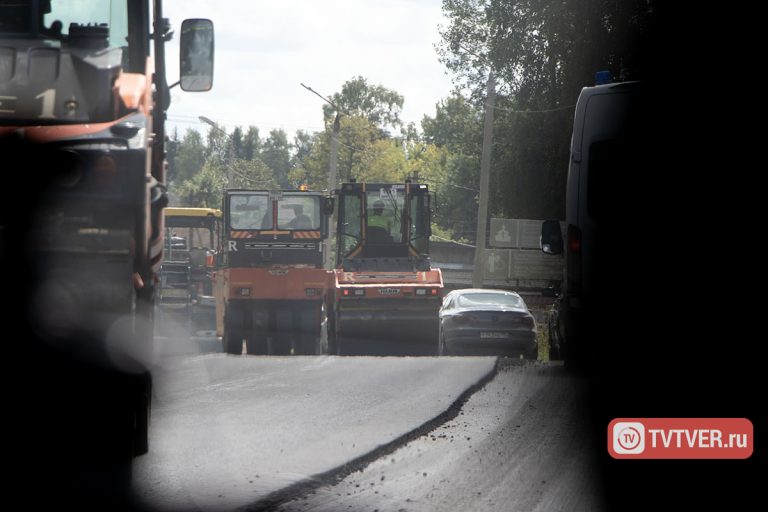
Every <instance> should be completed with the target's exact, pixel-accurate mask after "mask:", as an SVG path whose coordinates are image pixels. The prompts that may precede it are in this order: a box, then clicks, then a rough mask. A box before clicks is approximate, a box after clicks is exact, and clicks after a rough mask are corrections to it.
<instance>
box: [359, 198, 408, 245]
mask: <svg viewBox="0 0 768 512" xmlns="http://www.w3.org/2000/svg"><path fill="white" fill-rule="evenodd" d="M404 191H405V187H404V185H386V186H376V187H374V188H371V187H369V189H368V190H367V191H366V205H367V228H368V231H367V232H368V234H369V237H370V238H371V241H374V240H375V241H376V242H378V243H398V242H402V241H403V233H402V229H401V228H402V218H403V215H404V206H405V201H404Z"/></svg>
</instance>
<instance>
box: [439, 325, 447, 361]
mask: <svg viewBox="0 0 768 512" xmlns="http://www.w3.org/2000/svg"><path fill="white" fill-rule="evenodd" d="M437 355H439V356H447V355H449V354H448V347H446V346H445V336H444V335H443V331H442V330H441V331H440V336H439V337H438V348H437Z"/></svg>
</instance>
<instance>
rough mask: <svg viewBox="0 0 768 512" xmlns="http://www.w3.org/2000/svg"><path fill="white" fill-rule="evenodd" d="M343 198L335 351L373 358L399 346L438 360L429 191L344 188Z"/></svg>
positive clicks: (438, 282)
mask: <svg viewBox="0 0 768 512" xmlns="http://www.w3.org/2000/svg"><path fill="white" fill-rule="evenodd" d="M338 196H339V199H338V201H339V216H338V227H337V240H338V247H337V261H336V269H335V271H334V291H333V294H334V300H333V301H332V304H333V306H332V308H331V311H330V313H329V344H330V348H331V351H333V352H335V353H339V354H345V353H376V352H379V351H378V350H376V347H375V346H379V345H381V342H387V341H389V342H392V341H393V340H398V341H401V342H403V343H402V345H401V346H400V347H397V348H395V349H394V351H396V352H398V353H399V352H405V353H421V354H434V353H436V351H437V346H438V345H437V330H438V327H437V312H438V310H439V308H440V301H441V299H442V295H443V279H442V274H441V272H440V270H439V269H435V268H432V267H431V265H430V261H429V236H430V220H431V211H430V207H431V196H430V194H429V190H428V187H427V185H424V184H416V183H410V182H406V183H397V184H372V183H368V184H366V183H356V182H353V183H344V184H343V185H342V186H341V188H340V189H339V191H338ZM385 345H386V344H385ZM383 350H384V352H389V351H391V350H392V349H391V348H384V349H383Z"/></svg>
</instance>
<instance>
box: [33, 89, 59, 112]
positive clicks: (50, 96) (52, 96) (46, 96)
mask: <svg viewBox="0 0 768 512" xmlns="http://www.w3.org/2000/svg"><path fill="white" fill-rule="evenodd" d="M40 98H42V100H43V112H42V114H40V115H39V116H38V117H40V118H41V119H54V118H55V117H56V116H54V115H53V105H54V103H55V102H56V89H47V90H45V91H43V92H41V93H40V94H38V95H37V96H35V99H40Z"/></svg>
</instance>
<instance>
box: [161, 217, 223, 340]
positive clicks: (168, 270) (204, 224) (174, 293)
mask: <svg viewBox="0 0 768 512" xmlns="http://www.w3.org/2000/svg"><path fill="white" fill-rule="evenodd" d="M220 229H221V210H217V209H214V208H180V207H169V208H166V209H165V230H166V233H165V256H164V259H163V264H162V265H161V266H160V284H159V289H158V303H157V312H158V323H159V324H160V325H158V330H159V331H160V332H163V333H164V334H168V335H173V334H179V335H193V336H194V335H213V334H214V332H215V331H216V302H215V300H214V297H213V273H214V271H215V252H216V247H217V244H218V233H219V231H220Z"/></svg>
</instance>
